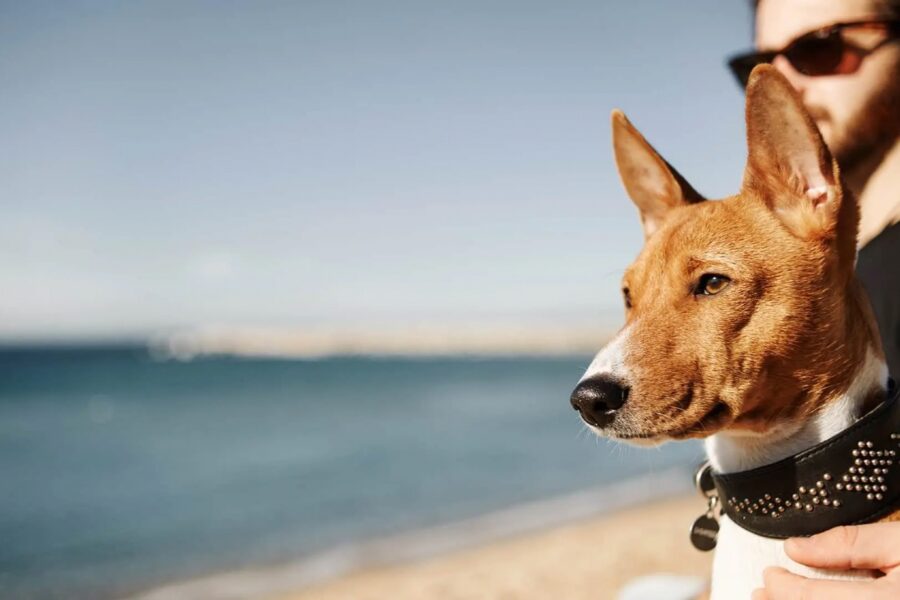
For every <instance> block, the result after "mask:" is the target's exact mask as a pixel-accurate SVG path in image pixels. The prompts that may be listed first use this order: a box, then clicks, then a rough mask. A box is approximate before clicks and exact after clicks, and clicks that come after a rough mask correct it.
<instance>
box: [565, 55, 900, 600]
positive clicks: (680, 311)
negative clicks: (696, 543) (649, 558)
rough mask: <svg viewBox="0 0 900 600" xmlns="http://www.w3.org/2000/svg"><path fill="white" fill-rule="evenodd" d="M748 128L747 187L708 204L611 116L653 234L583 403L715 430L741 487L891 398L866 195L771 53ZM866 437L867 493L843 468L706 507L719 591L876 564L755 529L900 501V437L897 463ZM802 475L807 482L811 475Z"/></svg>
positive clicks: (713, 446)
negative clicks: (867, 248) (862, 245)
mask: <svg viewBox="0 0 900 600" xmlns="http://www.w3.org/2000/svg"><path fill="white" fill-rule="evenodd" d="M746 122H747V142H748V158H747V164H746V169H745V172H744V178H743V182H742V185H741V189H740V192H739V193H738V194H737V195H734V196H731V197H728V198H724V199H722V200H718V201H708V200H705V199H704V198H703V197H702V196H701V195H700V194H698V193H697V192H696V191H695V190H694V188H692V187H691V186H690V185H689V184H688V183H687V181H686V180H685V179H684V178H683V177H682V176H681V175H680V174H679V173H678V172H677V171H676V170H675V169H674V168H672V166H671V165H669V164H668V163H667V162H666V161H665V160H664V159H663V158H662V157H661V156H660V155H659V154H658V153H657V152H656V151H655V150H654V149H653V147H652V146H650V144H649V143H647V141H646V140H645V139H644V138H643V137H642V135H641V134H640V133H639V132H638V131H637V129H635V127H634V126H633V125H632V124H631V123H630V122H629V121H628V119H627V118H626V117H625V115H624V114H623V113H622V112H620V111H613V114H612V132H613V147H614V153H615V158H616V164H617V168H618V171H619V174H620V176H621V179H622V182H623V183H624V187H625V189H626V191H627V194H628V196H629V197H630V198H631V200H632V201H633V202H634V204H635V205H636V206H637V208H638V211H639V213H640V219H641V223H642V225H643V230H644V236H645V240H644V246H643V249H642V250H641V252H640V254H639V255H638V257H637V259H636V260H635V261H634V262H633V263H632V264H631V265H630V266H629V267H628V268H627V270H626V271H625V274H624V277H623V279H622V296H623V302H624V304H625V310H626V321H625V325H624V326H623V328H622V329H621V330H620V331H619V332H618V333H617V335H616V336H615V337H614V338H613V339H612V341H611V342H610V343H609V344H608V345H607V346H606V347H605V348H603V349H602V350H601V351H600V352H599V353H598V354H597V355H596V357H595V358H594V360H593V361H592V362H591V364H590V366H589V367H588V369H587V371H586V372H585V374H584V376H583V377H582V379H581V380H580V382H579V383H578V385H577V387H576V389H575V391H574V392H573V394H572V397H571V402H572V404H573V406H574V408H575V409H576V410H578V411H579V413H580V415H581V417H582V419H583V420H584V421H585V422H586V423H587V425H588V427H589V428H590V429H592V430H593V431H594V432H595V433H597V434H599V435H601V436H605V437H609V438H612V439H616V440H624V441H627V442H630V443H635V444H640V445H656V444H659V443H662V442H666V441H669V440H684V439H688V438H705V440H706V441H705V449H706V452H707V455H708V459H709V464H710V466H711V467H712V472H713V473H717V474H719V477H720V480H717V481H719V482H721V481H725V483H733V481H731V480H728V477H729V475H728V474H734V473H743V472H746V473H751V474H752V473H756V471H754V470H755V469H759V468H760V467H763V466H764V465H773V464H774V465H776V466H774V467H772V468H773V469H776V471H777V470H778V469H782V470H784V469H785V468H792V464H791V463H790V461H792V460H800V459H797V458H796V457H798V456H806V457H807V458H808V456H809V454H810V453H809V452H807V454H803V452H804V451H807V450H808V449H810V448H813V447H815V448H816V451H815V452H814V453H812V454H815V455H817V456H824V455H822V454H821V452H820V451H819V446H817V445H820V444H822V443H823V442H825V441H826V440H829V439H830V438H832V437H833V436H839V435H841V432H844V431H846V430H848V428H851V430H852V428H853V426H854V423H856V422H857V420H858V419H860V417H862V416H863V415H865V414H868V413H869V412H870V411H871V410H873V409H874V408H875V407H877V406H880V405H884V404H887V400H886V397H887V396H888V382H889V377H888V373H887V368H886V366H885V360H884V355H883V352H882V349H881V342H880V338H879V335H878V329H877V326H876V323H875V320H874V317H873V315H872V312H871V309H870V307H869V305H868V301H867V299H866V296H865V293H864V291H863V289H862V287H861V285H860V284H859V283H858V281H857V279H856V277H855V274H854V267H855V260H856V236H857V229H858V223H859V213H858V207H857V203H856V202H855V200H854V199H853V198H852V196H851V195H850V193H849V192H848V191H847V190H846V189H845V187H844V186H843V184H842V183H841V176H840V172H839V169H838V165H837V163H836V162H835V161H834V160H833V158H832V157H831V155H830V153H829V151H828V149H827V147H826V146H825V143H824V142H823V141H822V137H821V135H820V134H819V131H818V129H817V128H816V125H815V123H814V121H813V120H812V119H811V118H810V116H809V115H808V114H807V112H806V110H805V108H804V107H803V104H802V102H801V100H800V98H799V96H798V95H797V93H796V92H795V91H794V89H793V88H792V87H791V85H790V84H789V83H788V81H787V80H786V79H785V78H784V77H783V76H782V75H781V74H780V73H779V72H778V71H777V70H776V69H774V68H773V67H772V66H770V65H761V66H759V67H757V68H756V69H755V70H754V72H753V74H752V76H751V78H750V81H749V83H748V86H747V91H746ZM879 418H881V417H879ZM869 420H870V421H871V420H872V419H869ZM876 420H877V419H876ZM873 427H878V425H877V424H876V425H873ZM857 429H858V428H857ZM847 435H851V434H847ZM893 435H894V434H891V437H890V438H885V439H889V440H894V439H895V438H894V437H893ZM897 438H898V439H900V434H898V435H897ZM842 439H843V441H844V442H846V441H847V439H846V436H845V438H842ZM854 443H855V442H854ZM866 443H867V442H865V441H860V442H859V444H861V445H860V448H862V450H853V451H852V452H853V456H854V457H856V458H853V459H852V460H859V461H862V460H865V464H866V467H862V466H860V467H859V471H858V472H859V473H863V472H864V469H866V468H868V469H869V474H867V475H862V476H861V478H862V480H863V481H865V482H867V483H865V484H864V485H865V488H866V489H865V490H864V491H863V490H862V488H861V487H858V486H861V485H863V484H860V483H859V478H858V477H857V475H855V473H857V470H856V467H852V468H850V469H849V471H846V473H845V474H844V475H843V477H844V480H843V481H846V482H847V483H842V480H840V479H838V478H839V476H840V473H837V472H835V473H834V475H832V474H831V473H825V474H824V475H822V477H824V478H825V480H824V481H823V480H822V478H821V477H820V478H819V480H818V481H816V482H810V484H809V488H810V489H806V487H804V486H802V485H800V486H799V487H797V488H796V490H789V491H788V492H785V493H784V494H783V495H784V499H783V500H782V498H781V497H780V495H779V496H778V497H777V500H778V502H777V503H776V502H775V501H774V500H775V498H773V497H771V496H770V495H769V494H765V495H763V494H762V490H761V489H759V490H757V491H759V494H760V496H759V499H758V500H756V499H754V498H746V499H745V498H738V497H734V498H727V499H726V498H722V499H721V504H720V506H719V507H713V506H712V505H710V513H709V514H708V517H710V518H716V517H717V518H718V521H719V523H720V528H721V529H720V530H719V531H718V539H717V547H716V554H715V557H714V560H713V575H712V598H713V600H735V599H737V598H749V597H750V595H751V593H752V591H753V590H754V589H755V588H758V587H762V586H763V581H762V572H763V569H764V568H765V567H768V566H775V565H777V566H782V567H785V568H787V569H789V570H791V571H793V572H795V573H798V574H801V575H805V576H808V577H817V578H825V577H828V578H844V579H853V578H867V577H871V576H872V575H871V574H869V573H867V572H844V573H835V572H825V571H820V570H815V569H810V568H807V567H805V566H803V565H799V564H797V563H795V562H793V561H791V560H790V559H789V558H788V557H787V555H786V554H785V552H784V550H783V538H785V537H788V535H783V536H778V537H769V536H766V535H759V534H758V533H755V532H754V531H750V530H747V529H746V528H745V526H746V525H747V523H750V522H753V523H756V522H757V521H759V523H762V525H760V527H763V526H765V527H768V525H767V523H768V521H762V520H760V519H762V518H763V513H765V515H766V517H768V516H771V517H772V519H771V522H772V523H773V524H774V523H790V524H791V526H792V527H793V526H798V525H797V524H802V527H809V524H810V523H813V524H815V523H816V519H820V520H821V519H823V518H824V519H826V520H827V519H833V518H838V517H839V516H840V514H841V511H842V508H841V505H842V503H843V504H844V505H847V504H848V503H850V502H852V503H853V505H854V506H857V505H859V506H860V507H862V508H860V509H859V510H866V509H865V506H867V505H866V504H865V501H866V497H868V500H869V501H870V506H875V505H876V504H878V502H884V499H883V497H884V496H886V495H891V496H892V497H894V495H895V488H897V487H900V485H897V484H900V480H898V479H897V477H896V475H895V474H890V473H889V471H888V467H887V466H885V465H887V464H888V462H890V463H891V465H892V462H893V458H890V457H892V456H894V455H893V454H891V453H894V452H895V450H896V448H894V446H891V447H890V448H888V447H887V445H886V446H885V449H884V450H883V451H882V450H877V449H871V453H872V463H873V464H875V465H879V464H881V465H882V466H881V467H880V468H875V469H874V470H873V469H872V467H870V466H869V464H870V463H869V459H868V458H865V459H863V458H859V457H860V456H868V452H869V450H867V449H866V448H867V447H868V448H872V443H871V442H868V446H866ZM879 443H881V442H879ZM893 443H894V442H893V441H890V442H889V443H888V442H884V444H893ZM829 444H831V442H828V443H826V444H825V446H827V447H832V446H831V445H829ZM876 451H877V452H878V453H879V454H878V458H875V453H876ZM859 452H862V453H863V454H862V455H860V454H859ZM842 456H843V455H842ZM847 456H848V460H851V459H850V458H849V457H850V453H849V451H848V453H847ZM792 457H794V458H792ZM803 460H806V459H803ZM877 461H881V462H880V463H879V462H877ZM850 464H852V463H850ZM856 464H859V465H862V462H859V463H856ZM778 465H780V466H778ZM767 468H768V467H767ZM763 471H764V470H760V471H759V473H763ZM776 471H771V472H770V473H775V472H776ZM778 472H780V471H778ZM785 472H789V471H785ZM791 472H793V473H794V475H793V476H791V477H793V478H794V479H797V478H798V477H799V475H797V473H800V474H802V471H797V470H796V469H795V471H791ZM873 472H874V474H873ZM851 473H852V474H851ZM891 473H893V471H891ZM791 477H787V478H786V479H785V480H787V479H790V478H791ZM851 477H853V478H857V479H856V480H851V479H850V478H851ZM869 478H871V483H872V485H871V489H870V485H869V483H868V481H869ZM885 478H887V479H888V481H887V483H885V481H884V480H885ZM745 479H746V478H745ZM878 479H880V480H881V481H877V480H878ZM734 481H741V479H740V477H736V478H735V479H734ZM748 481H749V480H748ZM755 481H757V482H765V481H766V479H765V477H762V478H757V479H756V480H755ZM854 481H856V483H855V484H854ZM891 483H893V484H895V485H892V486H891V489H890V490H888V484H891ZM794 484H795V485H796V481H795V482H794ZM717 485H718V483H717ZM723 485H724V484H723ZM756 487H759V485H757V486H756ZM745 489H746V488H745ZM873 490H874V491H873ZM720 491H721V490H720ZM791 491H793V493H790V492H791ZM829 491H830V492H831V493H830V495H829ZM804 494H806V495H805V496H804ZM846 494H851V496H848V497H847V499H844V495H846ZM720 495H721V494H720ZM748 495H749V494H748ZM773 495H775V494H774V493H773ZM876 495H877V496H878V499H877V500H876ZM891 502H894V501H893V500H892V501H891ZM895 507H896V503H894V504H893V506H888V507H887V508H886V509H885V508H883V507H882V506H881V505H879V506H878V510H880V512H874V513H873V514H876V515H878V516H879V518H878V519H873V520H880V519H895V518H896V517H897V516H898V513H897V512H894V511H895V510H896V508H895ZM741 510H743V512H741ZM721 511H724V513H723V514H721V515H719V513H720V512H721ZM873 511H874V509H873ZM807 513H808V514H807ZM866 514H868V513H866ZM779 517H781V518H780V519H779ZM707 520H709V519H707ZM845 524H846V523H845ZM788 531H790V529H788ZM700 532H701V533H704V534H705V533H710V532H706V530H703V529H701V530H700ZM775 533H776V534H778V533H779V531H777V530H776V531H775ZM710 535H712V536H713V537H714V536H715V532H714V531H713V532H711V533H710Z"/></svg>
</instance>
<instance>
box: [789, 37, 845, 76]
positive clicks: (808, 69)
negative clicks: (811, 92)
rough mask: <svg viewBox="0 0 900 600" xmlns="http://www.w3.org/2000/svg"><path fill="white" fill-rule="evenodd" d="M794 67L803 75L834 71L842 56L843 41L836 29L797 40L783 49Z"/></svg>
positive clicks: (827, 73)
mask: <svg viewBox="0 0 900 600" xmlns="http://www.w3.org/2000/svg"><path fill="white" fill-rule="evenodd" d="M784 56H785V58H787V59H788V60H789V61H790V62H791V64H792V65H793V66H794V68H795V69H797V70H798V71H800V72H801V73H803V74H804V75H813V76H815V75H829V74H831V73H834V72H835V70H836V69H837V67H838V65H840V64H841V60H842V58H843V56H844V42H843V40H842V39H841V34H840V33H839V32H837V31H834V32H832V33H830V34H829V35H827V36H824V37H810V38H806V39H803V40H798V41H797V42H795V43H794V44H793V45H792V46H791V47H790V48H788V49H787V50H785V51H784Z"/></svg>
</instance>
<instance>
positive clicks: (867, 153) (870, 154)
mask: <svg viewBox="0 0 900 600" xmlns="http://www.w3.org/2000/svg"><path fill="white" fill-rule="evenodd" d="M891 75H892V76H890V77H886V78H885V81H884V86H883V87H882V88H881V91H880V93H878V94H874V95H873V96H872V97H871V98H869V101H868V102H867V103H866V104H865V105H864V106H863V107H862V108H861V109H860V110H858V111H857V112H856V113H855V114H854V115H853V116H852V117H851V118H850V119H849V120H848V121H847V122H846V123H845V124H844V125H843V127H841V128H839V129H838V128H835V123H834V121H831V120H830V115H828V114H827V113H826V112H825V111H821V110H818V109H817V108H816V107H813V108H812V113H813V116H814V117H816V116H818V117H820V118H824V119H827V120H829V121H830V124H831V126H832V128H833V129H832V132H831V135H830V136H829V137H831V138H832V139H831V140H830V142H829V143H828V148H829V150H831V152H832V154H833V155H834V157H835V159H837V162H838V164H839V165H840V166H841V170H842V171H843V172H844V173H847V174H849V173H852V172H854V171H856V170H858V169H860V168H865V166H866V165H872V163H873V162H874V163H876V164H877V163H878V162H880V158H879V157H880V156H881V155H883V154H884V153H885V152H887V151H888V150H889V149H890V148H891V147H892V146H893V145H894V144H895V143H896V141H897V139H898V138H900V73H893V74H891ZM817 113H818V114H817ZM872 166H874V165H872Z"/></svg>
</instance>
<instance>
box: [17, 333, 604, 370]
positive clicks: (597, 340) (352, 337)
mask: <svg viewBox="0 0 900 600" xmlns="http://www.w3.org/2000/svg"><path fill="white" fill-rule="evenodd" d="M613 335H614V331H613V330H612V328H597V327H593V328H583V327H574V326H568V327H560V326H543V327H534V326H518V325H503V326H499V327H498V326H494V327H485V326H473V325H462V326H460V325H446V326H411V327H408V328H399V329H398V328H390V329H388V328H384V329H377V328H364V329H363V328H360V329H350V328H347V329H338V330H336V329H334V328H305V329H291V328H266V327H233V326H207V327H198V328H186V329H180V330H176V331H171V332H165V333H157V334H153V335H149V336H133V337H129V338H125V339H96V340H87V341H85V340H77V339H76V340H66V339H62V340H5V341H3V340H0V351H4V350H28V349H34V350H48V349H49V350H54V349H58V350H66V349H73V350H74V349H98V350H100V349H104V348H109V349H121V348H138V349H146V350H148V351H149V353H150V355H151V356H152V357H153V358H155V359H158V360H178V361H186V360H193V359H196V358H203V357H209V356H233V357H237V358H283V359H320V358H332V357H340V356H373V357H379V356H380V357H398V358H400V357H404V358H414V357H423V358H427V357H465V356H470V357H502V356H509V357H527V356H538V357H542V356H573V355H589V354H594V353H595V352H597V351H598V350H599V349H600V348H601V347H602V346H603V345H604V344H605V343H606V342H607V341H608V340H609V339H610V338H611V337H612V336H613Z"/></svg>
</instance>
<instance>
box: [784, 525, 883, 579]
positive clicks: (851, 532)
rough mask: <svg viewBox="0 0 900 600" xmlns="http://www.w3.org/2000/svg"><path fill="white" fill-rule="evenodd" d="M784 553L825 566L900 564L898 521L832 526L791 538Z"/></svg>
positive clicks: (796, 558)
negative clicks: (811, 533) (814, 533)
mask: <svg viewBox="0 0 900 600" xmlns="http://www.w3.org/2000/svg"><path fill="white" fill-rule="evenodd" d="M784 549H785V551H786V552H787V555H788V556H790V557H791V558H792V559H794V560H795V561H797V562H799V563H803V564H805V565H809V566H810V567H821V568H825V569H879V570H881V571H887V570H890V569H892V568H893V567H896V566H897V565H898V564H900V522H891V523H871V524H869V525H851V526H847V527H835V528H834V529H829V530H828V531H826V532H824V533H820V534H818V535H814V536H812V537H809V538H791V539H789V540H788V541H787V542H785V544H784Z"/></svg>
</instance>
